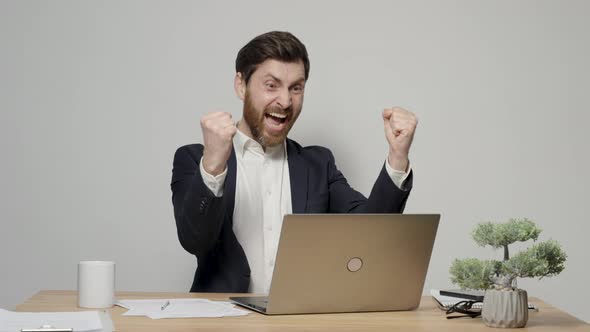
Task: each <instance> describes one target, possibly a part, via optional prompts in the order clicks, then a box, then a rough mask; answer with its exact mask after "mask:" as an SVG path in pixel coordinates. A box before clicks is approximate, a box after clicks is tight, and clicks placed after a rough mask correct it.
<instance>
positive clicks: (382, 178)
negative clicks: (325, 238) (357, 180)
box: [327, 150, 413, 213]
mask: <svg viewBox="0 0 590 332" xmlns="http://www.w3.org/2000/svg"><path fill="white" fill-rule="evenodd" d="M328 153H329V160H328V166H327V168H328V188H329V197H330V201H329V206H330V208H329V210H330V212H333V213H402V212H403V211H404V208H405V205H406V201H407V199H408V196H409V194H410V190H411V188H412V176H413V175H412V173H410V175H409V176H408V177H407V178H406V181H405V183H404V189H403V190H402V189H400V188H398V187H397V186H396V185H395V183H393V181H392V180H391V177H390V176H389V174H388V173H387V170H386V169H385V164H383V167H381V172H380V173H379V176H378V177H377V180H376V181H375V184H374V185H373V189H372V190H371V194H370V195H369V198H368V199H367V198H366V197H365V196H364V195H363V194H361V193H359V192H358V191H356V190H355V189H353V188H352V187H351V186H350V185H349V184H348V181H347V180H346V178H345V177H344V175H342V172H340V171H339V170H338V168H337V167H336V163H335V161H334V156H333V155H332V153H331V152H330V151H329V150H328Z"/></svg>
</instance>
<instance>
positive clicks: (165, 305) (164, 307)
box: [162, 300, 170, 310]
mask: <svg viewBox="0 0 590 332" xmlns="http://www.w3.org/2000/svg"><path fill="white" fill-rule="evenodd" d="M169 305H170V300H168V301H166V303H164V305H162V310H164V309H166V307H167V306H169Z"/></svg>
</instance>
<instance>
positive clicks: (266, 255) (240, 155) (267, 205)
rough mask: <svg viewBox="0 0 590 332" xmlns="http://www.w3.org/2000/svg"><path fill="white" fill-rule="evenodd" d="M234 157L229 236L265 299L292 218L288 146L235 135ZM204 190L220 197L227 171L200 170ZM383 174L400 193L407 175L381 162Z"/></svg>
mask: <svg viewBox="0 0 590 332" xmlns="http://www.w3.org/2000/svg"><path fill="white" fill-rule="evenodd" d="M233 143H234V150H235V153H236V167H237V172H236V194H235V195H236V197H235V206H234V211H233V212H234V213H233V231H234V233H235V235H236V238H237V239H238V242H239V243H240V244H241V245H242V248H243V249H244V252H245V254H246V258H247V259H248V264H249V266H250V272H251V274H250V287H249V291H250V292H251V293H261V294H268V292H269V290H270V281H271V278H272V273H273V270H274V264H275V257H276V254H277V249H278V244H279V236H280V234H281V226H282V223H283V216H284V215H285V214H291V213H292V205H291V182H290V179H289V163H288V160H287V146H286V142H283V144H281V145H278V146H274V147H268V148H266V151H264V149H263V148H262V146H261V145H260V144H258V142H256V141H254V140H253V139H251V138H249V137H248V136H246V135H245V134H244V133H242V132H241V131H239V130H238V132H237V133H236V135H235V136H234V139H233ZM202 161H203V160H202V158H201V162H200V171H201V176H202V177H203V181H204V183H205V185H206V186H207V187H208V188H209V189H210V190H211V192H213V194H215V196H217V197H221V196H222V195H223V184H224V182H225V177H226V175H227V168H226V169H225V171H223V173H221V174H219V175H217V176H213V175H211V174H209V173H207V172H206V171H205V169H204V168H203V163H202ZM385 168H386V170H387V173H388V174H389V176H390V177H391V180H392V181H393V182H394V183H395V185H396V186H398V187H399V188H401V186H402V185H403V183H404V181H405V180H406V178H407V177H408V174H409V172H410V171H409V169H411V168H410V167H409V168H408V172H402V171H397V170H394V169H393V168H391V166H390V165H389V162H386V163H385Z"/></svg>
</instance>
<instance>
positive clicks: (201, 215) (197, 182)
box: [170, 144, 226, 257]
mask: <svg viewBox="0 0 590 332" xmlns="http://www.w3.org/2000/svg"><path fill="white" fill-rule="evenodd" d="M202 155H203V146H202V145H200V144H197V145H187V146H183V147H181V148H179V149H178V150H177V151H176V153H175V155H174V162H173V168H172V182H171V184H170V186H171V189H172V204H173V205H174V218H175V219H176V230H177V233H178V239H179V240H180V244H181V245H182V247H183V248H184V249H185V250H186V251H188V252H189V253H191V254H193V255H196V256H197V257H199V256H202V255H204V254H206V253H207V252H209V251H210V250H211V249H212V248H214V246H215V245H216V243H217V241H218V240H219V235H220V232H221V228H222V226H223V221H224V218H225V210H226V209H225V199H224V197H216V196H215V195H214V194H213V193H212V192H211V190H209V188H208V187H207V185H205V183H204V182H203V178H202V177H201V172H200V170H199V162H200V160H201V157H202Z"/></svg>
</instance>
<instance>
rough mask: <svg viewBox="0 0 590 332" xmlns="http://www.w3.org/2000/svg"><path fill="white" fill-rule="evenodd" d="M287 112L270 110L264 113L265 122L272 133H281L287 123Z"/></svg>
mask: <svg viewBox="0 0 590 332" xmlns="http://www.w3.org/2000/svg"><path fill="white" fill-rule="evenodd" d="M287 120H288V116H287V114H282V113H277V112H269V113H264V123H265V124H266V127H267V128H268V130H269V131H270V132H271V133H280V132H281V131H283V129H284V128H285V127H286V125H287Z"/></svg>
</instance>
